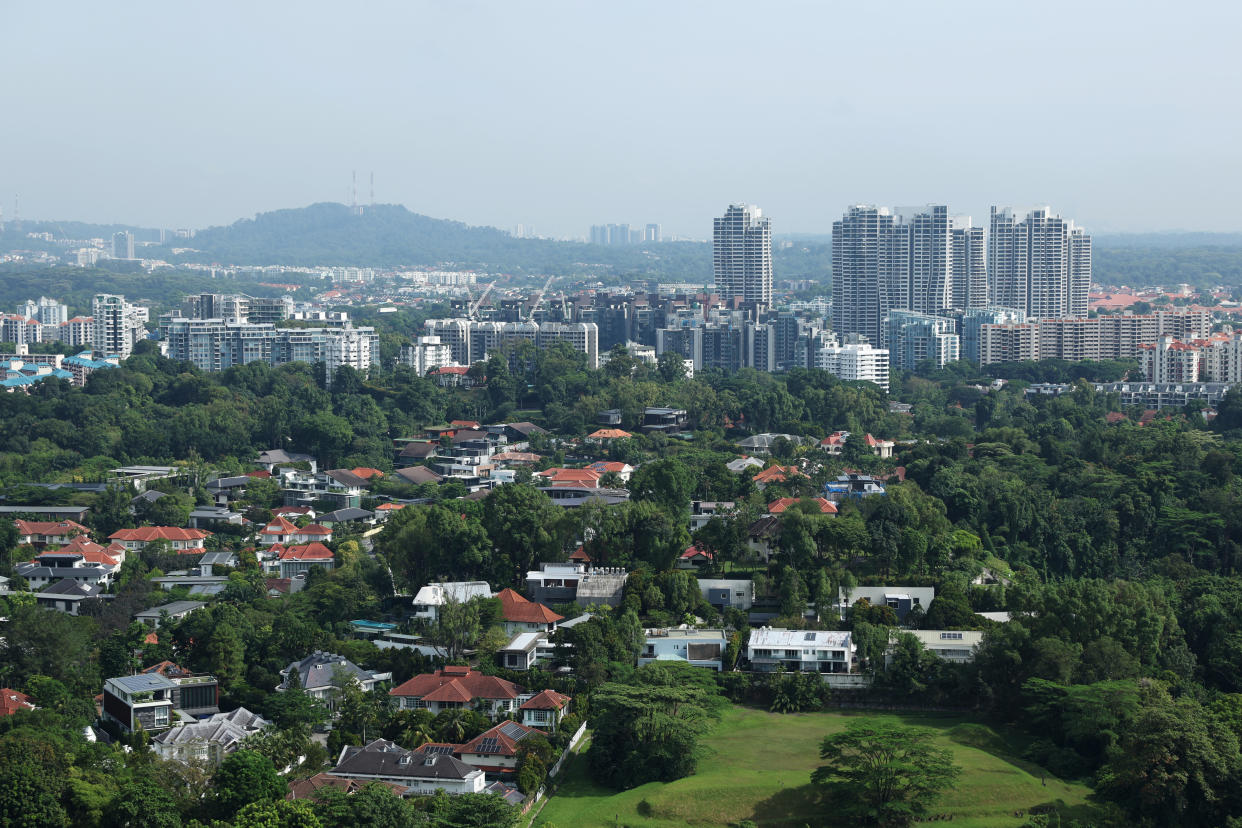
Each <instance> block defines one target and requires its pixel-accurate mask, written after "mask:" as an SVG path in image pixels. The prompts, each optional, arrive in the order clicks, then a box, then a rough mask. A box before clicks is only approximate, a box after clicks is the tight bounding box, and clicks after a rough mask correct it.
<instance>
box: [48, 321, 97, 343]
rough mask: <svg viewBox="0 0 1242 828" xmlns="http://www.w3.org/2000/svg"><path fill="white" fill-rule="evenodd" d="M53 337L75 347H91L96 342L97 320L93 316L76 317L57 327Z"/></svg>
mask: <svg viewBox="0 0 1242 828" xmlns="http://www.w3.org/2000/svg"><path fill="white" fill-rule="evenodd" d="M52 335H53V336H55V337H56V338H57V339H59V340H60V341H61V342H64V343H65V344H67V345H73V346H74V347H80V346H83V345H90V344H92V343H93V342H94V340H95V319H94V317H91V316H75V317H73V318H72V319H68V320H66V321H64V322H62V323H61V324H59V325H57V326H56V329H55V330H54V331H53V332H52Z"/></svg>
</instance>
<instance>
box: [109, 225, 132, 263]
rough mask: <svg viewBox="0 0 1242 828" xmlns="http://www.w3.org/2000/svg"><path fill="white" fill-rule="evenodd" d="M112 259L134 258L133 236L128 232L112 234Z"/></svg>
mask: <svg viewBox="0 0 1242 828" xmlns="http://www.w3.org/2000/svg"><path fill="white" fill-rule="evenodd" d="M112 258H114V259H132V258H134V234H133V233H131V232H129V231H128V230H122V231H121V232H119V233H113V234H112Z"/></svg>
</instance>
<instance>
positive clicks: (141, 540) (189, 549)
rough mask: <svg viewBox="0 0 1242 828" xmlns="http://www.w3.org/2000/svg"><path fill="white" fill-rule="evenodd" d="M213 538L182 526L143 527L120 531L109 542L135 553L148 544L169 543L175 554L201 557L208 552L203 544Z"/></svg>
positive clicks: (206, 533)
mask: <svg viewBox="0 0 1242 828" xmlns="http://www.w3.org/2000/svg"><path fill="white" fill-rule="evenodd" d="M209 537H211V533H210V532H205V531H203V530H202V529H184V528H182V527H180V526H143V527H140V528H138V529H118V530H117V531H115V532H113V533H112V534H111V535H109V536H108V540H111V541H115V542H116V543H119V544H121V545H122V546H124V547H125V548H126V549H128V550H130V551H133V552H141V551H142V550H143V549H145V548H146V546H147V544H148V543H154V542H156V541H167V543H168V545H169V547H171V548H172V550H173V551H174V552H177V553H178V554H182V555H201V554H202V553H203V552H206V551H207V550H206V548H205V547H204V546H203V542H204V541H205V540H206V539H207V538H209Z"/></svg>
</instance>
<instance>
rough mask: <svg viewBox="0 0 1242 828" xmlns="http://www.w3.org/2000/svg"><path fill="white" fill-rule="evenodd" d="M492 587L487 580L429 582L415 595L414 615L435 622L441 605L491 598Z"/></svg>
mask: <svg viewBox="0 0 1242 828" xmlns="http://www.w3.org/2000/svg"><path fill="white" fill-rule="evenodd" d="M491 597H492V587H491V585H490V584H488V583H487V582H486V581H445V582H443V583H438V584H427V586H425V587H423V588H422V589H420V590H419V591H418V594H417V595H415V596H414V617H415V618H421V619H423V620H425V621H431V622H434V621H435V620H436V619H437V618H438V617H439V614H440V607H442V606H444V605H445V604H447V603H449V602H452V603H456V604H465V603H467V602H468V601H470V600H472V599H474V598H491Z"/></svg>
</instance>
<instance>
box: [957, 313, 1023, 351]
mask: <svg viewBox="0 0 1242 828" xmlns="http://www.w3.org/2000/svg"><path fill="white" fill-rule="evenodd" d="M1023 322H1026V314H1025V313H1024V312H1022V311H1020V310H1018V309H1017V308H1000V307H985V308H967V309H966V310H964V311H963V312H962V316H961V327H960V330H959V336H961V338H962V341H961V349H962V359H969V360H970V361H972V362H975V363H980V364H982V363H981V361H980V358H979V329H980V327H981V326H983V325H1006V324H1014V323H1018V324H1021V323H1023Z"/></svg>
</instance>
